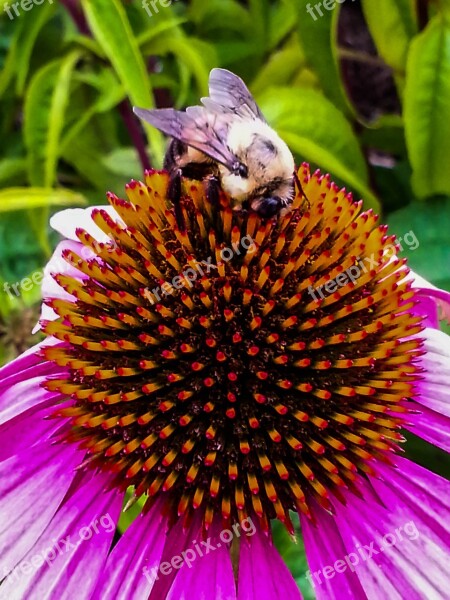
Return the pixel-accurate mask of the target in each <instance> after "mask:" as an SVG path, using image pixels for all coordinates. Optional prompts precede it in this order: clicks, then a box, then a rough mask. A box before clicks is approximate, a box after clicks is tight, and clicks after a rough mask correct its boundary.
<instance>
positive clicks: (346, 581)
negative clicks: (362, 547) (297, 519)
mask: <svg viewBox="0 0 450 600" xmlns="http://www.w3.org/2000/svg"><path fill="white" fill-rule="evenodd" d="M313 514H314V516H315V517H316V519H317V524H316V525H314V524H313V523H311V521H310V520H309V519H308V518H307V517H305V516H304V515H302V516H301V526H302V533H303V539H304V543H305V552H306V557H307V559H308V565H309V568H310V572H309V573H308V574H307V578H308V580H309V581H310V583H311V585H312V586H313V588H314V592H315V594H316V597H317V600H342V598H349V599H350V598H351V599H352V600H366V598H367V596H366V594H365V592H364V590H363V588H362V587H361V583H360V581H359V578H358V575H357V574H356V573H354V572H352V571H350V570H349V569H348V566H347V564H346V563H345V562H344V561H343V560H342V558H343V557H344V556H346V554H347V550H346V548H345V546H344V543H343V541H342V537H341V534H340V532H339V529H338V528H337V525H336V520H335V519H334V517H332V516H330V515H329V514H328V513H327V512H325V511H324V510H322V509H318V512H317V514H316V511H314V513H313ZM338 561H339V562H338ZM327 567H328V569H327Z"/></svg>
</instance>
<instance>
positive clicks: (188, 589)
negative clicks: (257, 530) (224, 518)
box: [167, 524, 245, 600]
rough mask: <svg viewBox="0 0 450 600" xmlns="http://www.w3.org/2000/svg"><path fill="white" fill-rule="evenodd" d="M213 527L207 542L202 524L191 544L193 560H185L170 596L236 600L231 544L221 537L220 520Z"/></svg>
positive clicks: (170, 599) (181, 599) (171, 599)
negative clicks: (201, 528)
mask: <svg viewBox="0 0 450 600" xmlns="http://www.w3.org/2000/svg"><path fill="white" fill-rule="evenodd" d="M213 529H214V531H212V532H211V537H210V538H209V539H208V540H206V546H205V545H204V544H203V543H202V541H201V530H200V528H199V530H198V532H197V536H196V539H195V540H194V543H191V544H189V547H188V550H191V551H192V552H191V554H190V555H189V556H190V557H192V562H190V561H189V562H185V563H184V564H183V566H182V567H181V569H180V571H179V573H178V575H177V576H176V579H175V582H174V584H173V586H172V587H171V589H170V592H169V594H168V596H167V600H191V599H192V598H195V599H196V600H236V583H235V580H234V573H233V567H232V564H231V558H230V549H229V544H227V543H224V542H223V541H222V540H221V538H220V537H219V535H220V533H221V529H220V527H219V525H218V524H217V525H216V526H215V527H214V528H213ZM225 539H227V538H226V537H225ZM244 543H245V541H244ZM196 544H197V545H198V547H199V548H200V552H198V549H197V547H196ZM200 553H201V554H200ZM194 555H195V558H194ZM175 564H178V563H177V562H176V563H175Z"/></svg>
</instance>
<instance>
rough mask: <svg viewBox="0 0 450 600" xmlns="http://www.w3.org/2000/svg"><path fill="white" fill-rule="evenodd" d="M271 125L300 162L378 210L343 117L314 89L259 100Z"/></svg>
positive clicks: (356, 145)
mask: <svg viewBox="0 0 450 600" xmlns="http://www.w3.org/2000/svg"><path fill="white" fill-rule="evenodd" d="M259 104H260V107H261V109H262V111H263V113H264V115H265V116H266V118H267V120H268V121H269V123H271V125H273V126H274V127H275V129H276V130H277V131H278V133H279V134H280V136H281V137H282V138H283V139H284V140H285V141H286V143H287V144H288V146H290V148H291V150H292V151H293V152H294V153H295V154H296V155H297V156H298V157H299V159H300V160H306V161H308V162H312V163H315V164H317V165H319V167H320V168H321V169H322V170H324V171H326V172H330V174H331V175H332V176H334V177H336V178H338V179H340V180H341V181H343V182H344V183H345V184H346V185H347V186H349V188H350V189H352V190H353V191H355V192H357V193H358V194H359V195H361V197H362V198H363V199H364V201H365V205H366V206H367V207H368V208H369V207H370V208H373V209H374V210H376V211H379V210H380V204H379V201H378V199H377V198H376V197H375V195H374V194H373V193H372V191H371V190H370V188H369V185H368V174H367V166H366V163H365V159H364V156H363V153H362V151H361V148H360V146H359V143H358V140H357V138H356V136H355V134H354V133H353V130H352V128H351V126H350V124H349V122H348V121H347V120H346V118H345V117H344V115H343V114H342V113H341V112H340V111H339V110H338V109H337V108H336V107H335V106H334V105H333V104H332V103H331V102H330V101H329V100H327V99H326V98H325V97H324V96H323V95H322V94H320V93H318V92H316V91H315V90H311V89H310V90H299V89H290V88H288V89H287V88H276V89H271V90H268V91H267V92H266V93H264V94H263V95H261V96H260V97H259Z"/></svg>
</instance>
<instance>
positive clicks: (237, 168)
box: [233, 162, 248, 178]
mask: <svg viewBox="0 0 450 600" xmlns="http://www.w3.org/2000/svg"><path fill="white" fill-rule="evenodd" d="M233 173H234V175H239V176H240V177H244V178H247V177H248V168H247V165H244V163H241V162H237V163H235V164H234V165H233Z"/></svg>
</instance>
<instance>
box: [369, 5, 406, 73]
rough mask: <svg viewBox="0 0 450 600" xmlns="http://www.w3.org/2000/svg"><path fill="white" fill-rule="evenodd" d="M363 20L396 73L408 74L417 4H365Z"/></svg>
mask: <svg viewBox="0 0 450 600" xmlns="http://www.w3.org/2000/svg"><path fill="white" fill-rule="evenodd" d="M362 8H363V12H364V17H365V19H366V21H367V24H368V26H369V29H370V32H371V34H372V37H373V39H374V41H375V44H376V46H377V48H378V52H379V53H380V56H382V57H383V59H384V60H385V62H386V64H388V65H389V66H390V67H392V69H394V70H395V71H400V73H402V72H404V71H405V67H406V58H407V54H408V48H409V44H410V42H411V40H412V38H413V37H414V36H415V35H416V33H417V22H416V15H415V0H377V2H374V1H373V0H362Z"/></svg>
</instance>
